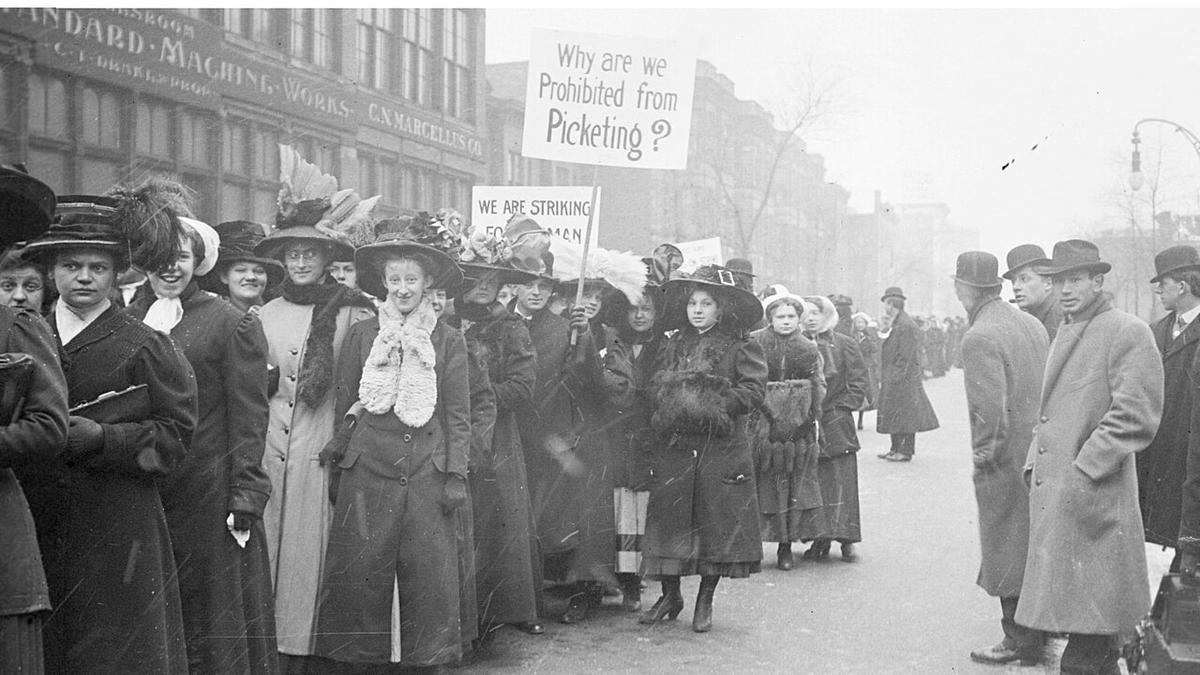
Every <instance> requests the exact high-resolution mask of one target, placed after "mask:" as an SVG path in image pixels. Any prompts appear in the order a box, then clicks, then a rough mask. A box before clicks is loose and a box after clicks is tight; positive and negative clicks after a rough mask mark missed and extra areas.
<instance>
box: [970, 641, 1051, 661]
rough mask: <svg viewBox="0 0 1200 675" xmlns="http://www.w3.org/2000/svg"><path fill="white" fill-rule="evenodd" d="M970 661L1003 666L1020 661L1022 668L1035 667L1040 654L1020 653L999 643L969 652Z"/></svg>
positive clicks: (1014, 648)
mask: <svg viewBox="0 0 1200 675" xmlns="http://www.w3.org/2000/svg"><path fill="white" fill-rule="evenodd" d="M971 660H972V661H975V662H977V663H991V664H996V665H1000V664H1005V663H1012V662H1013V661H1020V662H1021V665H1023V666H1036V665H1037V664H1038V661H1040V660H1041V653H1022V652H1021V651H1020V650H1019V649H1017V648H1016V647H1009V646H1008V645H1006V644H1004V643H1003V642H1000V643H999V644H994V645H992V646H991V647H987V648H985V649H977V650H975V651H973V652H971Z"/></svg>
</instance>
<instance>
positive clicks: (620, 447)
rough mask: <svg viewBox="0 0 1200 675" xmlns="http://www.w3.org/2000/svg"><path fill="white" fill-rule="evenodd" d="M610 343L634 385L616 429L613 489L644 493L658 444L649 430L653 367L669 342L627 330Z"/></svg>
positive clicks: (616, 333) (653, 334)
mask: <svg viewBox="0 0 1200 675" xmlns="http://www.w3.org/2000/svg"><path fill="white" fill-rule="evenodd" d="M610 339H611V343H610V344H609V346H608V349H609V350H614V349H616V350H620V351H621V352H623V354H624V357H623V358H624V359H625V360H626V361H628V362H629V372H630V377H631V384H632V391H631V395H630V397H629V398H628V400H627V404H626V405H625V406H624V407H623V408H622V409H621V411H620V415H619V418H618V421H617V423H616V424H615V425H614V434H613V435H614V438H615V441H614V442H615V443H616V446H617V447H616V451H615V455H616V456H615V459H614V461H613V466H612V468H613V485H614V486H616V487H623V488H630V489H634V490H644V489H645V484H646V480H647V479H648V478H649V477H650V461H649V460H650V451H651V450H652V449H653V448H654V446H655V444H656V443H657V441H658V438H657V435H656V434H655V433H654V429H653V428H652V427H651V426H650V414H651V412H652V410H653V408H652V406H651V402H650V384H651V380H652V379H653V377H654V366H655V364H656V362H657V361H658V357H659V354H660V353H661V352H662V350H663V347H665V346H666V344H667V338H666V336H665V335H663V334H662V333H660V332H657V331H654V330H653V329H652V330H651V335H649V336H646V337H642V336H639V335H636V334H635V333H634V332H633V330H631V329H626V330H620V331H614V332H613V333H612V334H611V335H610Z"/></svg>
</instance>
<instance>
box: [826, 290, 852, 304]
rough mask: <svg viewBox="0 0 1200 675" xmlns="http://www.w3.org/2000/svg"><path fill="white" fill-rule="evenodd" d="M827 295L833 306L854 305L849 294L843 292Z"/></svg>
mask: <svg viewBox="0 0 1200 675" xmlns="http://www.w3.org/2000/svg"><path fill="white" fill-rule="evenodd" d="M828 297H829V301H830V302H832V303H833V306H834V307H838V306H841V307H853V306H854V299H853V298H851V297H850V296H848V295H846V294H845V293H831V294H830V295H829V296H828Z"/></svg>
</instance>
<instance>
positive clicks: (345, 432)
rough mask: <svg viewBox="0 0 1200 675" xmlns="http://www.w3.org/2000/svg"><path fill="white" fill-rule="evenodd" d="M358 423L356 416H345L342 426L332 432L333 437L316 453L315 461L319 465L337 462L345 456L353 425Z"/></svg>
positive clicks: (352, 433) (352, 432)
mask: <svg viewBox="0 0 1200 675" xmlns="http://www.w3.org/2000/svg"><path fill="white" fill-rule="evenodd" d="M357 424H358V418H357V417H347V418H346V419H345V421H343V422H342V426H341V427H339V428H338V430H337V431H336V432H334V434H333V438H331V439H329V442H328V443H326V444H325V447H324V448H321V452H320V454H318V455H317V461H318V462H320V463H321V466H325V465H326V464H337V463H338V462H340V461H342V458H343V457H345V456H346V448H348V447H350V437H351V436H352V435H354V427H355V425H357Z"/></svg>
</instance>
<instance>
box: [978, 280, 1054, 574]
mask: <svg viewBox="0 0 1200 675" xmlns="http://www.w3.org/2000/svg"><path fill="white" fill-rule="evenodd" d="M970 321H971V325H970V328H968V329H967V332H966V334H965V335H964V336H963V339H962V365H963V382H964V385H965V387H966V390H967V410H968V416H969V419H970V421H971V454H972V459H973V463H974V467H975V471H974V481H975V501H976V503H977V504H978V505H979V544H980V549H981V551H980V554H981V555H980V562H979V577H978V578H977V579H976V583H977V584H979V586H980V588H982V589H983V590H984V591H986V592H987V593H988V595H993V596H996V597H1001V598H1012V597H1016V596H1018V595H1020V593H1021V578H1022V577H1023V576H1024V574H1025V558H1026V553H1027V551H1028V544H1029V491H1028V490H1026V489H1025V481H1024V478H1023V477H1022V475H1021V474H1022V473H1023V470H1024V465H1025V456H1026V454H1027V453H1028V451H1029V443H1030V441H1031V440H1032V439H1033V427H1034V425H1035V424H1037V419H1038V405H1039V403H1040V394H1041V390H1042V374H1043V371H1044V370H1045V368H1046V353H1047V350H1048V348H1049V339H1048V338H1047V337H1046V331H1045V329H1044V328H1043V327H1042V324H1041V322H1039V321H1038V320H1037V319H1035V318H1034V317H1033V316H1031V315H1029V314H1025V313H1023V312H1021V311H1020V310H1018V309H1016V308H1014V307H1013V306H1011V305H1009V304H1008V303H1006V302H1004V301H1003V300H1001V299H1000V297H999V296H996V297H994V298H990V299H988V300H985V301H984V302H983V303H982V304H981V305H980V306H979V307H977V308H976V309H975V310H974V311H972V312H971V317H970Z"/></svg>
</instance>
